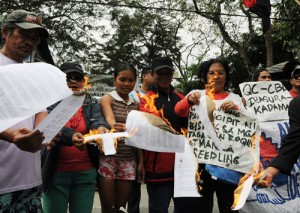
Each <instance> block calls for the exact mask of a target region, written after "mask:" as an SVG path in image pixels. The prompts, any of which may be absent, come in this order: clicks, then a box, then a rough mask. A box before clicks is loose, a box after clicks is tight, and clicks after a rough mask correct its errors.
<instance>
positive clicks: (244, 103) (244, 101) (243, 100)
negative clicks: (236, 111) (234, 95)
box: [242, 97, 247, 107]
mask: <svg viewBox="0 0 300 213" xmlns="http://www.w3.org/2000/svg"><path fill="white" fill-rule="evenodd" d="M242 102H243V105H244V107H245V106H246V105H247V101H246V99H245V98H244V97H242Z"/></svg>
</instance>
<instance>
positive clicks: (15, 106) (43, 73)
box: [0, 63, 72, 132]
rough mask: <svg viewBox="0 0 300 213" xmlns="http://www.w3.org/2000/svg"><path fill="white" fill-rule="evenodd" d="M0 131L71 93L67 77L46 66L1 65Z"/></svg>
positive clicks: (24, 64)
mask: <svg viewBox="0 0 300 213" xmlns="http://www.w3.org/2000/svg"><path fill="white" fill-rule="evenodd" d="M0 82H1V84H0V97H1V101H0V132H2V131H4V130H5V129H8V128H9V127H11V126H13V125H14V124H17V123H19V122H20V121H22V120H24V119H26V118H29V117H30V116H32V115H34V114H36V113H38V112H40V111H42V110H44V109H45V108H47V107H48V106H50V105H52V104H54V103H56V102H57V101H59V100H62V99H64V98H66V97H68V96H70V95H71V94H72V91H71V90H70V89H69V88H68V86H67V84H66V75H65V74H64V73H63V72H62V71H60V70H59V69H58V68H57V67H54V66H52V65H50V64H46V63H28V64H26V63H22V64H12V65H4V66H0Z"/></svg>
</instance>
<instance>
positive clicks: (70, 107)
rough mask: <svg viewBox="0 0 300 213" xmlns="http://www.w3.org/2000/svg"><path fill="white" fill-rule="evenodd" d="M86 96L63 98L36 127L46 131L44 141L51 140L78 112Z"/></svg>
mask: <svg viewBox="0 0 300 213" xmlns="http://www.w3.org/2000/svg"><path fill="white" fill-rule="evenodd" d="M84 99H85V96H84V95H82V96H75V95H71V96H69V97H67V98H66V99H64V100H62V101H61V102H60V103H59V104H58V105H57V106H56V107H55V108H54V110H52V112H51V113H50V114H49V115H48V116H47V117H46V118H45V119H44V120H43V121H42V122H41V123H40V124H39V125H38V126H37V127H36V128H35V129H38V130H40V131H41V132H43V133H44V135H45V139H44V141H43V143H46V142H49V141H51V140H52V139H53V138H54V136H55V135H56V134H57V133H58V132H59V131H60V130H61V129H62V128H63V127H64V125H65V124H66V123H67V122H68V120H69V119H70V118H71V117H72V116H73V115H74V114H75V113H76V112H77V110H78V109H79V107H80V106H82V103H83V101H84Z"/></svg>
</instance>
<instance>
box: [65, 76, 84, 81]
mask: <svg viewBox="0 0 300 213" xmlns="http://www.w3.org/2000/svg"><path fill="white" fill-rule="evenodd" d="M82 81H83V77H80V76H67V82H82Z"/></svg>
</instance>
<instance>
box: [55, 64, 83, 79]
mask: <svg viewBox="0 0 300 213" xmlns="http://www.w3.org/2000/svg"><path fill="white" fill-rule="evenodd" d="M60 70H61V71H63V72H64V73H66V74H68V73H70V72H76V73H78V74H81V75H82V76H84V72H83V69H82V66H81V65H80V64H78V63H76V62H66V63H63V64H62V65H60Z"/></svg>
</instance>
